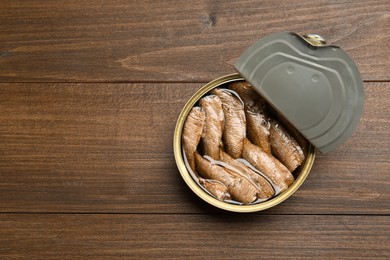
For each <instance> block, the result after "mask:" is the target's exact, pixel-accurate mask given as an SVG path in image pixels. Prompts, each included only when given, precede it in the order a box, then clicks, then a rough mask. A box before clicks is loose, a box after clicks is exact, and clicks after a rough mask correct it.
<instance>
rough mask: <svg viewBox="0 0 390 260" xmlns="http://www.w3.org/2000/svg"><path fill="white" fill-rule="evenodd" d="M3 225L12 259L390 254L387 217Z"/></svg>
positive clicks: (9, 217) (111, 218)
mask: <svg viewBox="0 0 390 260" xmlns="http://www.w3.org/2000/svg"><path fill="white" fill-rule="evenodd" d="M0 225H1V226H2V229H1V232H2V236H1V237H0V243H1V245H2V247H0V254H2V255H3V256H4V257H5V259H8V258H10V257H15V258H16V257H25V256H29V257H30V258H29V259H31V258H41V259H42V258H43V259H74V258H93V259H96V258H99V259H100V258H104V259H107V258H110V259H111V258H113V257H114V258H120V259H123V258H134V259H145V258H147V259H188V258H193V259H270V258H277V259H280V258H289V259H297V258H306V259H313V258H316V259H317V258H322V259H331V258H333V259H334V258H338V259H357V258H365V259H367V258H370V259H372V258H374V257H376V258H383V259H385V258H387V259H388V258H389V257H390V250H389V247H388V246H389V245H388V237H389V235H390V228H389V225H388V217H386V216H296V215H295V216H294V215H269V216H259V215H242V216H239V217H238V216H237V215H234V214H233V215H232V214H227V215H226V214H215V215H210V214H200V215H176V214H173V215H172V214H168V215H167V214H161V215H160V214H157V215H146V216H145V215H127V214H125V215H121V214H120V215H112V214H82V215H77V214H70V215H57V214H55V215H51V214H49V215H47V214H39V215H31V214H28V215H20V214H16V215H14V214H3V215H1V216H0ZM4 245H6V246H4ZM37 245H39V246H37Z"/></svg>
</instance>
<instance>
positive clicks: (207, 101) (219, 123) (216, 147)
mask: <svg viewBox="0 0 390 260" xmlns="http://www.w3.org/2000/svg"><path fill="white" fill-rule="evenodd" d="M199 105H200V106H201V107H202V108H203V110H204V111H205V114H206V119H205V126H204V129H203V134H202V143H203V150H204V153H205V154H206V155H208V156H210V157H211V158H213V159H214V160H218V159H219V151H220V149H221V146H222V134H223V128H224V120H225V118H224V114H223V109H222V101H221V99H220V98H219V97H218V96H215V95H208V96H205V97H203V98H201V99H200V100H199Z"/></svg>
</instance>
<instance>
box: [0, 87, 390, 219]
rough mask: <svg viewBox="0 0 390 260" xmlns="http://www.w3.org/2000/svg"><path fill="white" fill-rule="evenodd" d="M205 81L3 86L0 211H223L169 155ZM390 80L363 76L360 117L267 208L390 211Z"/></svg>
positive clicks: (276, 210) (282, 210)
mask: <svg viewBox="0 0 390 260" xmlns="http://www.w3.org/2000/svg"><path fill="white" fill-rule="evenodd" d="M200 87H201V84H190V83H187V84H173V83H169V84H168V83H160V84H157V83H155V84H154V83H153V84H152V83H150V84H103V83H101V84H51V83H35V84H32V83H4V84H0V111H1V114H0V122H1V124H0V143H1V146H0V155H1V156H0V198H1V200H0V212H63V213H66V212H89V213H95V212H117V213H118V212H122V213H207V212H219V211H217V210H216V209H213V208H212V207H211V206H208V205H206V203H204V202H202V201H201V200H200V199H198V198H197V197H196V196H195V195H194V194H192V192H191V191H190V189H189V188H188V187H187V186H186V185H185V183H184V182H183V180H182V179H181V177H180V174H179V172H178V170H177V167H176V164H175V162H174V158H173V151H172V138H173V131H174V127H175V123H176V120H177V117H178V115H179V113H180V110H181V109H182V107H183V106H184V104H185V103H186V102H187V100H188V99H189V97H190V96H191V95H192V94H194V93H195V91H196V90H197V89H199V88H200ZM389 87H390V83H366V84H365V91H366V102H365V110H364V115H363V118H362V120H361V122H360V125H359V127H358V129H357V131H356V133H355V134H354V136H353V137H352V138H351V139H349V140H348V141H347V142H346V143H345V144H344V145H343V146H342V147H340V148H339V149H338V150H337V151H335V152H333V153H330V154H325V155H318V156H317V159H316V161H315V164H314V167H313V169H312V171H311V173H310V175H309V177H308V179H307V180H306V181H305V183H304V184H303V185H302V187H301V188H300V189H299V190H298V191H297V192H296V193H295V194H294V195H293V196H292V197H291V198H289V199H288V200H287V201H285V202H284V203H282V204H281V205H279V206H277V207H275V208H273V209H270V210H267V211H266V212H265V214H294V213H295V214H390V208H389V204H388V201H389V199H390V194H389V188H388V187H389V186H390V179H389V172H390V161H389V158H390V131H389V129H390V119H389V114H390V107H389V100H390V96H389V91H388V90H389Z"/></svg>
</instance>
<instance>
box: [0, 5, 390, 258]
mask: <svg viewBox="0 0 390 260" xmlns="http://www.w3.org/2000/svg"><path fill="white" fill-rule="evenodd" d="M277 31H295V32H297V33H300V34H304V33H312V32H314V33H319V34H321V35H323V36H324V37H325V38H327V39H328V42H330V43H332V44H336V45H340V46H342V47H343V48H344V49H345V50H346V51H347V52H348V53H349V54H350V55H351V56H352V58H353V59H354V60H355V61H356V62H357V65H358V67H359V69H360V71H361V74H362V78H363V79H364V81H365V83H364V87H365V95H366V97H365V107H364V114H363V117H362V119H361V121H360V124H359V126H358V128H357V130H356V132H355V134H354V135H353V136H352V138H350V139H349V140H348V141H347V142H346V143H345V144H343V145H342V146H341V147H340V148H338V149H337V150H336V151H334V152H332V153H329V154H317V158H316V160H315V163H314V166H313V169H312V170H311V172H310V174H309V177H308V178H307V180H306V181H305V182H304V183H303V185H302V186H301V187H300V188H299V190H298V191H297V192H296V193H295V194H294V195H293V196H292V197H290V198H289V199H288V200H286V201H285V202H283V203H282V204H280V205H278V206H276V207H274V208H272V209H269V210H266V211H264V212H259V213H255V214H244V215H242V214H233V213H227V212H224V211H221V210H217V209H215V208H213V207H211V206H209V205H207V204H206V203H204V202H203V201H201V200H200V199H199V198H197V197H196V195H194V194H193V193H192V192H191V191H190V189H189V188H188V187H187V186H186V185H185V183H184V181H183V180H182V179H181V176H180V174H179V171H178V170H177V167H176V164H175V161H174V158H173V149H172V139H173V131H174V127H175V124H176V120H177V117H178V115H179V113H180V110H181V109H182V108H183V106H184V104H185V103H186V102H187V100H188V99H189V98H190V97H191V96H192V95H193V94H194V93H195V91H196V90H198V89H199V88H200V87H201V86H202V85H203V84H204V83H205V82H207V81H209V80H211V79H214V78H216V77H219V76H222V75H225V74H230V73H233V72H234V70H233V66H232V65H233V64H234V62H235V60H236V59H237V57H238V56H239V55H240V53H242V52H243V51H244V50H245V49H246V48H247V47H248V46H250V45H251V44H252V43H254V42H255V41H256V40H257V39H259V38H261V37H263V36H265V35H267V34H270V33H273V32H277ZM389 37H390V3H389V1H386V0H383V1H330V0H329V1H316V2H313V1H235V2H233V1H206V0H205V1H97V0H94V1H42V0H35V1H32V0H31V1H11V0H5V1H0V259H10V258H26V259H31V258H36V259H53V258H57V259H64V258H67V259H69V258H91V259H98V258H104V259H107V258H112V257H115V258H120V259H123V258H133V259H145V258H148V259H159V258H170V259H172V258H176V259H187V258H199V259H200V258H201V259H218V258H219V259H221V258H231V259H238V258H243V259H259V258H278V259H280V258H294V259H295V258H307V259H312V258H322V259H329V258H342V259H344V258H351V259H356V258H382V259H388V258H390V206H389V205H390V203H389V201H390V189H389V187H390V117H389V115H390V73H389V71H390V61H389V57H390V44H389V40H390V39H389Z"/></svg>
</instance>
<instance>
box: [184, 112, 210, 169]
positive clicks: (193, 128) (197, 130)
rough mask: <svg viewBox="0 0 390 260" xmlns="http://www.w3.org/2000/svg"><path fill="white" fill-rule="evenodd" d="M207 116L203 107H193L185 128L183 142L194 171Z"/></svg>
mask: <svg viewBox="0 0 390 260" xmlns="http://www.w3.org/2000/svg"><path fill="white" fill-rule="evenodd" d="M205 117H206V114H205V112H204V110H203V108H201V107H193V108H192V109H191V111H190V113H189V114H188V116H187V119H186V122H185V123H184V127H183V134H182V142H183V148H184V152H185V155H186V157H187V161H188V164H189V165H190V167H191V169H192V171H193V172H194V173H195V174H196V170H195V157H194V153H195V151H196V149H197V147H198V144H199V141H200V139H201V137H202V133H203V128H204V124H205Z"/></svg>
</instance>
